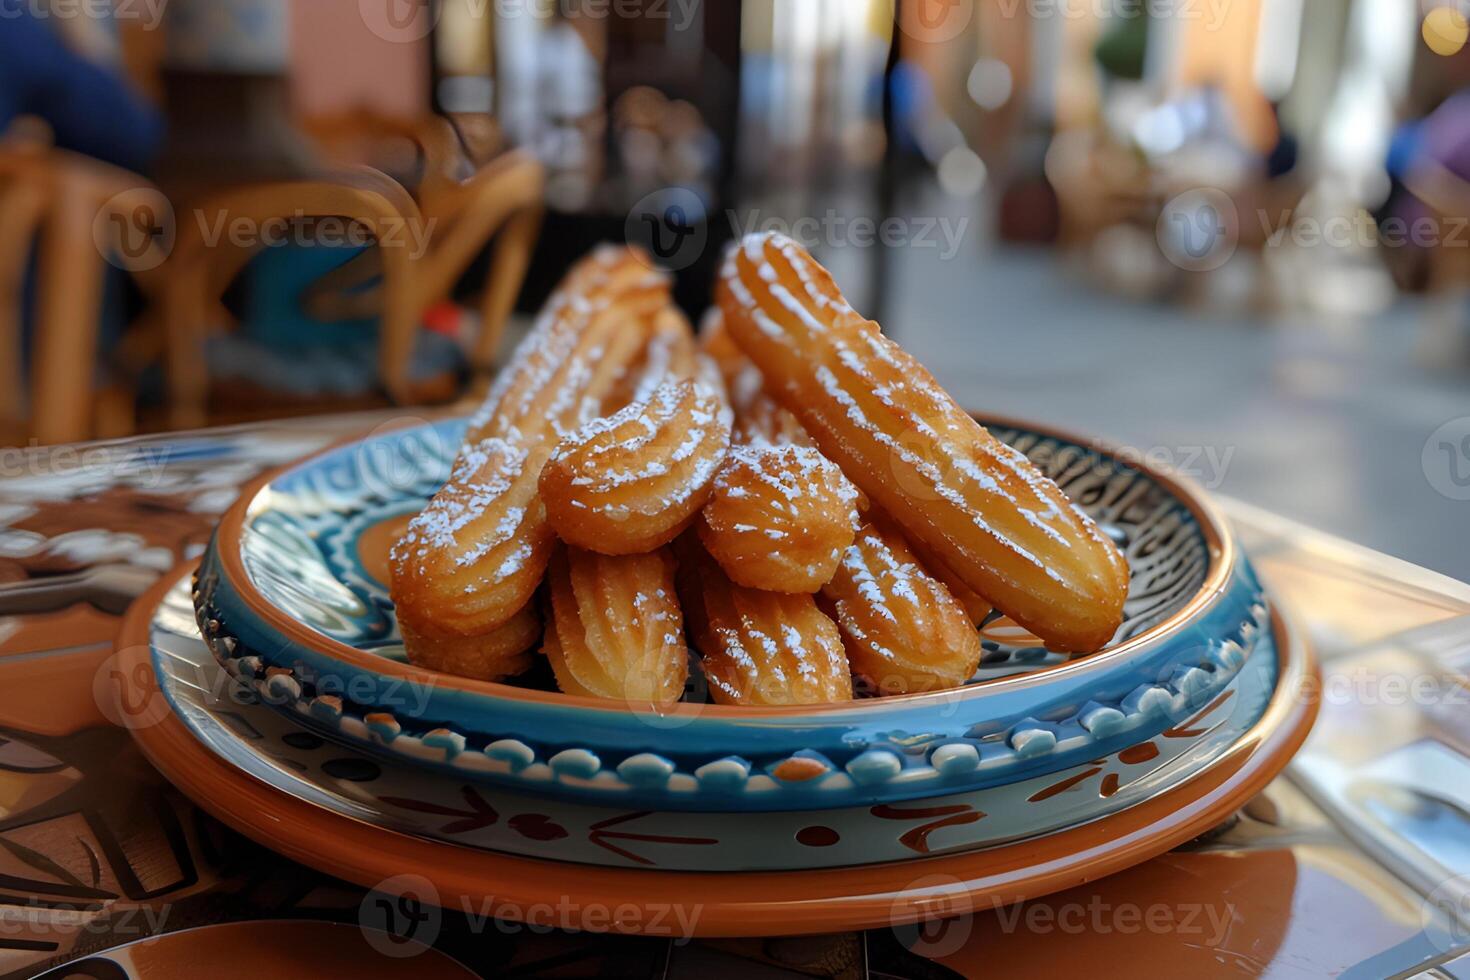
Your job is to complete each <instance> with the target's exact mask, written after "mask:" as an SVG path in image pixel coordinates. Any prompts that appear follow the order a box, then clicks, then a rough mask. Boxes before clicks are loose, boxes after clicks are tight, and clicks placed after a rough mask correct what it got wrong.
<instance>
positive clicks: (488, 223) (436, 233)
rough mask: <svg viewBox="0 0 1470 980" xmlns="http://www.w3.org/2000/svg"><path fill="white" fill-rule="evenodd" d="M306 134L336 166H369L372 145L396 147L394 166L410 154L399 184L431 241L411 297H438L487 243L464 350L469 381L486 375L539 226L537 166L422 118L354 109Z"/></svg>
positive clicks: (484, 136) (541, 181) (334, 285)
mask: <svg viewBox="0 0 1470 980" xmlns="http://www.w3.org/2000/svg"><path fill="white" fill-rule="evenodd" d="M308 131H309V132H310V133H311V135H312V136H313V138H315V139H317V140H318V141H320V142H322V143H323V144H324V146H325V147H326V148H327V149H328V150H329V151H330V152H332V153H334V154H335V155H337V156H338V158H339V159H341V155H342V154H344V153H347V154H351V156H349V157H348V159H353V158H355V159H359V160H363V159H371V158H372V153H373V150H372V148H373V147H377V148H379V151H380V152H381V151H382V148H385V147H394V146H396V147H397V150H398V152H397V153H396V154H394V155H393V157H392V158H394V159H397V160H398V161H399V162H400V166H401V165H402V162H403V161H404V159H405V156H404V150H405V147H411V148H412V149H413V150H414V151H415V159H414V163H413V166H412V172H413V179H412V180H411V182H410V183H409V185H408V186H409V187H410V192H411V193H412V194H413V196H414V199H415V200H416V201H417V202H418V205H419V208H420V211H421V213H422V214H423V217H424V220H425V222H426V225H430V226H432V233H433V244H432V248H431V252H430V253H429V254H428V255H427V256H426V260H427V261H426V262H425V264H424V266H423V267H422V268H421V270H420V274H421V275H422V276H423V277H424V278H423V280H422V281H421V283H420V289H421V291H422V293H423V294H424V295H425V298H426V299H427V300H428V301H430V302H432V298H433V297H435V296H448V294H449V292H450V290H452V289H453V288H454V286H455V283H456V282H457V281H458V279H459V278H460V276H462V275H463V274H464V272H465V271H466V269H467V268H469V266H470V265H471V263H472V262H474V260H475V259H476V258H477V257H479V255H480V254H481V253H482V252H483V251H484V250H485V249H486V247H487V245H489V244H491V243H492V241H493V245H494V249H493V251H492V252H491V255H490V260H489V271H488V274H487V276H486V280H485V286H484V290H483V292H482V293H481V296H480V302H479V309H478V311H477V312H478V313H479V317H480V330H479V333H478V334H477V336H476V338H475V341H474V344H473V346H472V348H471V350H470V363H471V366H472V368H473V369H474V370H475V371H476V372H477V373H485V372H488V371H490V370H492V369H493V367H494V363H495V356H496V353H497V352H498V351H499V349H500V343H501V340H502V338H503V336H504V330H505V323H506V320H507V319H508V318H509V316H510V313H511V310H512V308H513V307H514V305H515V301H516V297H517V296H518V295H519V293H520V289H521V285H522V283H523V282H524V280H525V276H526V270H527V268H528V266H529V265H530V261H531V253H532V251H533V250H534V249H535V246H536V237H537V235H538V233H539V232H540V228H541V220H542V217H543V208H542V205H541V199H542V195H543V192H544V190H545V179H546V178H545V171H544V169H543V168H542V167H541V165H540V164H539V163H538V162H536V160H535V159H534V158H533V157H531V156H530V154H528V153H526V152H524V151H519V150H517V151H511V152H508V153H500V154H497V153H496V152H495V151H496V150H497V149H498V147H499V134H498V131H496V130H495V128H494V123H493V121H489V120H485V119H478V118H477V119H474V120H463V119H462V120H460V121H458V122H451V121H450V120H449V119H446V118H444V117H441V116H430V117H427V118H425V119H421V120H414V121H402V120H396V119H393V118H390V117H383V116H380V115H377V114H375V113H371V112H365V111H359V112H355V113H350V114H348V115H346V116H343V117H336V118H333V119H330V120H318V121H316V122H314V123H313V124H311V125H310V126H309V127H308ZM379 159H381V157H379ZM384 162H386V161H384ZM373 272H374V269H373V258H372V255H371V253H369V254H368V255H366V256H364V258H363V260H361V261H359V262H355V263H353V268H350V269H343V270H341V272H340V273H338V274H337V275H334V276H329V277H327V278H326V279H325V280H324V282H323V283H322V286H321V292H325V291H330V290H336V291H338V292H339V293H340V292H341V291H344V290H346V289H348V288H350V287H351V286H353V285H354V284H355V283H357V282H360V281H363V280H365V279H367V278H369V277H370V276H371V275H372V274H373ZM365 302H370V297H360V298H359V300H358V302H357V303H356V304H355V307H356V308H357V309H358V310H361V309H362V307H363V305H364V303H365ZM318 309H319V311H320V312H327V311H328V310H327V308H326V307H319V308H318Z"/></svg>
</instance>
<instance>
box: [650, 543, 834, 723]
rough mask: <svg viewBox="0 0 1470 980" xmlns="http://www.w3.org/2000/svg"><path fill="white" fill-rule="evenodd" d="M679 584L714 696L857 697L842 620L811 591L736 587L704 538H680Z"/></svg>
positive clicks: (774, 700) (769, 701) (778, 700)
mask: <svg viewBox="0 0 1470 980" xmlns="http://www.w3.org/2000/svg"><path fill="white" fill-rule="evenodd" d="M681 545H686V547H685V548H684V549H683V550H681V551H680V567H679V576H680V578H679V584H680V596H681V598H682V599H683V600H684V615H685V618H686V620H687V621H688V623H689V625H690V635H691V636H692V637H693V638H694V642H695V645H696V646H697V647H698V648H699V653H700V657H701V661H702V663H703V665H704V674H705V678H706V679H707V680H708V681H709V691H710V697H711V698H712V699H713V700H715V701H717V702H720V703H721V704H747V705H749V704H755V705H762V704H764V705H783V704H823V703H828V702H835V701H849V700H851V699H852V672H851V670H850V669H849V668H848V665H847V656H846V654H845V653H844V652H843V649H842V636H841V634H840V633H838V631H837V625H836V624H835V623H833V622H832V620H830V619H828V618H827V617H826V616H825V615H824V614H823V613H822V611H821V610H820V609H818V608H817V603H816V600H814V599H813V598H812V597H811V596H809V595H796V594H791V593H785V592H763V591H761V590H759V589H747V588H745V587H744V586H741V585H736V584H735V583H734V582H732V581H730V579H729V578H728V577H727V576H726V575H725V573H724V572H723V571H721V569H720V566H719V565H717V564H715V562H714V561H713V560H711V559H710V557H709V556H708V555H706V554H704V553H703V552H702V550H701V549H700V548H699V547H698V545H697V544H692V546H690V545H691V543H690V542H689V539H688V538H685V539H683V540H682V541H681Z"/></svg>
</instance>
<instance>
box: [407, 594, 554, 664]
mask: <svg viewBox="0 0 1470 980" xmlns="http://www.w3.org/2000/svg"><path fill="white" fill-rule="evenodd" d="M398 629H399V632H400V633H402V634H403V645H404V648H405V649H407V650H408V661H409V663H412V664H415V665H416V666H419V667H425V668H427V669H429V670H439V671H443V672H444V673H446V674H454V675H456V676H458V677H473V678H475V679H477V680H482V681H493V680H499V679H500V678H502V677H511V676H514V675H515V674H519V673H522V672H524V671H525V670H526V669H527V668H528V667H530V666H531V664H532V662H533V660H534V654H533V653H532V650H533V648H534V647H535V646H536V641H537V640H539V639H541V617H540V616H539V615H538V614H537V612H536V605H535V603H527V604H526V605H525V606H524V607H523V608H522V609H521V611H520V612H518V613H516V614H515V615H514V616H512V617H511V618H510V620H509V621H508V622H505V623H502V624H501V625H499V626H496V627H494V628H493V629H491V630H490V631H489V632H488V633H485V634H483V635H480V636H471V637H463V636H448V635H435V634H434V633H421V632H419V631H418V630H416V629H414V628H413V627H412V626H410V625H409V624H408V622H407V621H406V620H402V619H400V620H399V622H398Z"/></svg>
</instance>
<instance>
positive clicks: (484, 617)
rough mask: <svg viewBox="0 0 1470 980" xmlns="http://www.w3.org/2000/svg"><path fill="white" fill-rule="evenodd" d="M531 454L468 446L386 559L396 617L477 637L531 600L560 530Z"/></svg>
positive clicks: (486, 444) (430, 629)
mask: <svg viewBox="0 0 1470 980" xmlns="http://www.w3.org/2000/svg"><path fill="white" fill-rule="evenodd" d="M529 455H530V454H529V452H528V451H527V450H526V449H523V448H520V447H517V446H512V445H510V444H509V443H507V442H505V441H504V440H502V439H485V440H483V441H481V442H479V443H476V444H475V445H472V446H469V447H467V448H465V449H464V450H463V451H462V452H461V453H460V455H459V458H458V459H457V460H456V461H455V463H454V467H453V471H452V473H451V475H450V477H449V481H448V482H447V483H445V484H444V486H443V488H441V489H440V491H439V492H438V493H436V494H435V495H434V497H433V499H432V500H430V501H429V505H428V506H427V507H425V508H424V509H423V510H422V511H421V512H420V513H419V514H418V515H417V516H415V517H414V518H413V520H411V521H410V522H409V524H408V528H407V530H406V531H405V532H404V534H403V537H401V538H400V539H399V540H398V542H397V543H396V544H395V545H394V546H393V551H392V554H391V556H390V560H389V567H390V570H391V572H392V595H393V602H394V605H395V606H396V608H397V612H398V619H399V621H400V622H401V623H405V624H407V625H408V626H409V627H410V628H411V629H413V630H415V631H417V632H419V633H421V634H433V635H441V636H458V637H475V636H481V635H483V634H485V633H488V632H489V631H490V630H492V629H494V628H495V627H497V626H500V625H501V624H503V623H505V622H507V621H509V620H510V619H511V617H512V616H514V615H516V614H517V613H518V612H520V611H521V610H522V609H523V608H524V607H525V606H526V604H527V603H528V602H529V601H530V599H531V596H532V595H533V594H534V593H535V591H536V587H537V586H538V585H539V584H540V582H541V576H542V574H543V573H544V572H545V571H546V563H547V561H548V560H549V559H550V557H551V549H552V546H553V545H554V544H555V537H554V536H553V535H552V532H551V528H550V527H549V526H548V525H547V524H546V519H545V512H544V509H543V508H542V506H541V501H540V500H539V499H538V498H537V496H536V474H535V472H534V470H533V468H532V467H531V466H530V465H528V458H529Z"/></svg>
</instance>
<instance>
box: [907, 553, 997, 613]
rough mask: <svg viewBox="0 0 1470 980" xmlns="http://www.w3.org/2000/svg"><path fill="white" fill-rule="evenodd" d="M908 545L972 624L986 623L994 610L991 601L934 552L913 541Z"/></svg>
mask: <svg viewBox="0 0 1470 980" xmlns="http://www.w3.org/2000/svg"><path fill="white" fill-rule="evenodd" d="M908 544H909V546H910V547H911V548H913V550H914V553H915V554H917V555H918V556H919V561H920V562H921V563H923V565H924V568H925V570H926V571H928V572H929V574H931V575H933V576H934V577H935V578H937V579H939V581H941V582H943V583H944V587H945V588H946V589H948V590H949V594H950V595H952V596H954V599H955V601H956V602H958V603H959V604H960V606H961V607H963V608H964V610H965V615H966V616H969V617H970V623H971V624H972V625H974V626H979V625H980V624H981V623H983V622H985V620H986V619H987V618H988V617H989V616H990V613H991V610H992V609H993V608H994V607H993V606H991V605H990V600H989V599H987V598H985V597H984V596H983V595H981V594H980V593H978V592H976V591H975V590H974V589H972V588H970V586H969V585H968V584H967V583H966V582H965V580H964V579H962V578H960V577H959V575H957V574H956V573H955V570H954V569H953V568H950V567H949V562H947V561H945V560H944V559H943V558H940V557H939V556H938V555H936V554H934V553H933V552H931V551H928V550H927V549H925V548H922V547H920V546H918V545H915V544H914V543H913V542H912V541H910V542H908Z"/></svg>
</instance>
